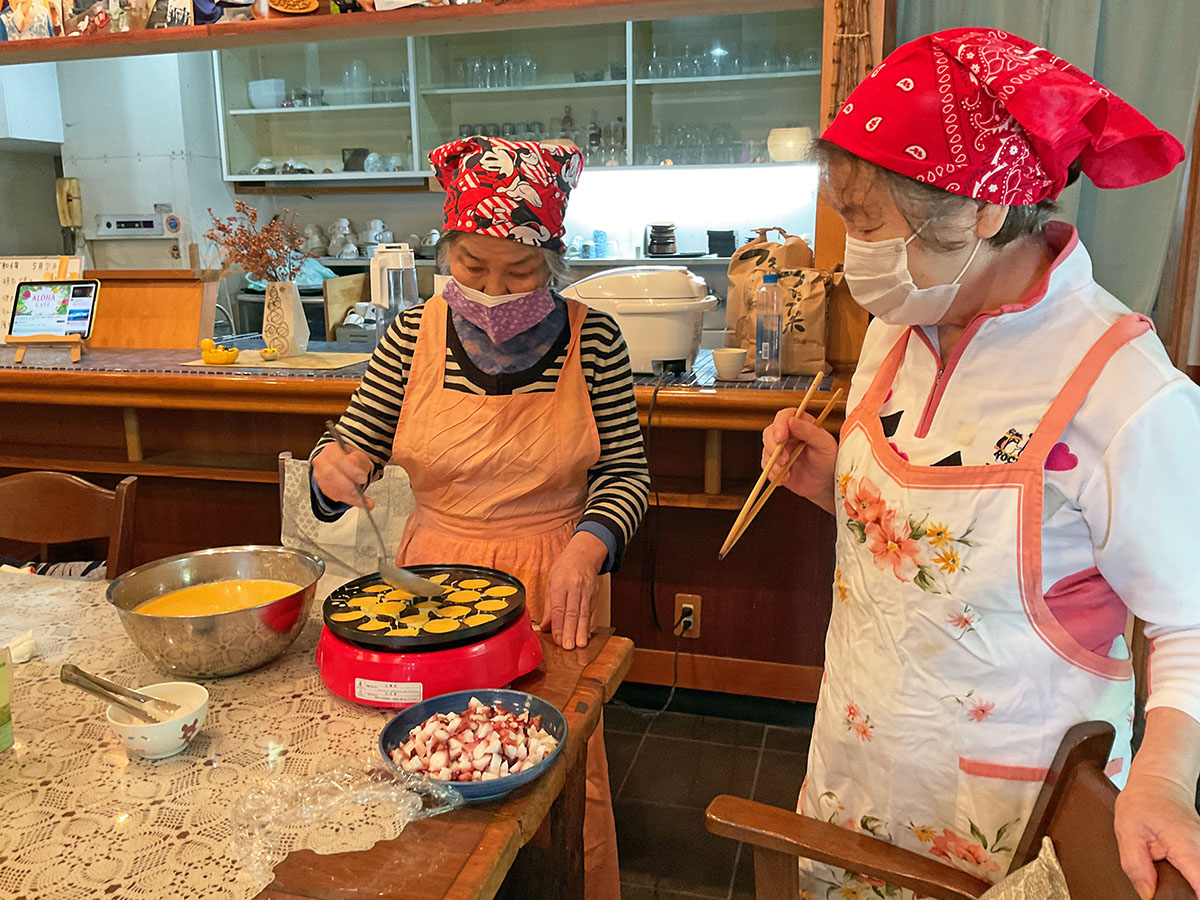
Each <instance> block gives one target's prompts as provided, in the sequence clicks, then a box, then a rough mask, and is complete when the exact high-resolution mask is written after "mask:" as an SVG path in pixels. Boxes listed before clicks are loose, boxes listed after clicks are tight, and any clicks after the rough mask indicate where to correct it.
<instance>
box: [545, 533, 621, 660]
mask: <svg viewBox="0 0 1200 900" xmlns="http://www.w3.org/2000/svg"><path fill="white" fill-rule="evenodd" d="M607 559H608V547H606V546H605V545H604V541H602V540H600V538H598V537H596V536H595V535H594V534H588V533H587V532H585V531H580V532H578V533H577V534H576V535H575V536H574V537H572V538H571V540H570V542H569V543H568V544H567V546H566V547H565V548H564V549H563V552H562V553H561V554H560V555H559V557H558V559H557V560H555V561H554V565H553V566H551V567H550V579H549V582H548V584H547V587H546V608H545V610H543V611H542V631H550V632H552V633H553V634H554V643H556V644H558V646H560V647H562V648H563V649H564V650H574V649H575V648H576V647H586V646H587V642H588V638H589V637H591V633H592V595H593V593H594V591H595V588H596V578H597V577H598V576H599V573H600V569H601V567H602V566H603V565H604V562H605V560H607Z"/></svg>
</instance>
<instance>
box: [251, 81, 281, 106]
mask: <svg viewBox="0 0 1200 900" xmlns="http://www.w3.org/2000/svg"><path fill="white" fill-rule="evenodd" d="M246 92H247V93H248V94H249V95H250V105H251V106H253V107H254V108H255V109H279V107H281V106H282V105H283V100H284V98H285V97H286V96H287V94H286V92H285V90H284V83H283V79H282V78H263V79H260V80H259V81H251V82H250V83H249V84H247V85H246Z"/></svg>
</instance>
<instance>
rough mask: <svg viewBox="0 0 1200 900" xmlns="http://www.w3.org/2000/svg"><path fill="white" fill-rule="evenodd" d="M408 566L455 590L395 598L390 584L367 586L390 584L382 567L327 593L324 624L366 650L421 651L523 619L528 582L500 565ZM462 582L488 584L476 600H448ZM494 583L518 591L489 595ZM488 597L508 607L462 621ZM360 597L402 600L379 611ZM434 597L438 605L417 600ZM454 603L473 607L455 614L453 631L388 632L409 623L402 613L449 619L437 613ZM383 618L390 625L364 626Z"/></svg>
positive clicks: (478, 637) (473, 638)
mask: <svg viewBox="0 0 1200 900" xmlns="http://www.w3.org/2000/svg"><path fill="white" fill-rule="evenodd" d="M407 568H408V569H409V571H411V572H414V573H416V574H417V575H420V576H421V577H423V578H430V579H433V578H438V577H441V576H445V584H446V586H447V587H451V588H453V590H451V591H450V592H449V593H447V594H444V595H442V596H441V597H413V598H405V599H397V598H395V597H388V596H387V594H389V593H392V591H391V588H390V587H388V590H387V591H369V590H367V589H368V588H373V587H379V586H387V585H386V582H385V581H384V580H383V578H381V577H380V575H379V573H378V572H375V573H373V574H371V575H364V576H363V577H361V578H356V579H354V580H353V581H349V582H347V583H346V584H343V585H342V586H341V587H339V588H338V589H337V590H335V591H334V592H333V593H331V594H330V595H329V596H328V597H326V598H325V603H324V605H323V607H322V617H323V619H324V620H325V627H326V628H328V629H329V630H330V631H331V632H333V633H334V634H335V635H336V636H337V637H339V638H341V639H342V640H345V641H349V642H350V643H352V644H356V645H358V646H360V647H363V648H365V649H367V650H376V651H382V652H388V653H419V652H422V651H425V650H446V649H449V648H450V647H459V646H463V645H466V644H474V643H478V642H479V641H482V640H486V639H487V638H489V637H491V636H492V635H494V634H498V633H499V632H501V631H503V630H504V629H505V628H507V627H508V626H509V625H511V624H512V623H513V622H515V621H516V620H517V619H519V618H520V617H521V614H522V612H523V611H524V609H525V585H523V584H522V583H521V582H520V581H518V580H517V579H516V578H514V577H513V576H511V575H509V574H507V573H505V572H501V571H499V570H498V569H488V568H485V567H483V566H459V565H446V566H440V565H432V566H408V567H407ZM464 581H466V582H470V581H487V582H488V587H487V588H480V589H479V593H480V594H481V595H482V596H480V597H479V598H478V599H477V600H475V601H473V602H470V603H467V602H462V601H455V602H453V603H452V602H450V601H449V600H448V598H449V596H450V595H451V594H453V593H455V592H457V591H458V590H459V589H458V587H457V585H459V584H461V583H462V582H464ZM494 587H511V588H515V589H516V593H514V594H512V595H511V596H508V597H488V596H486V594H484V591H486V590H489V589H491V588H494ZM484 600H503V601H505V607H504V608H503V609H498V610H486V612H487V613H488V614H489V615H494V616H495V617H496V618H494V619H492V620H491V621H490V622H484V623H482V624H480V625H467V624H466V623H465V622H463V619H465V618H467V617H469V616H471V615H474V614H475V608H476V607H477V606H478V604H479V603H480V602H482V601H484ZM360 602H361V603H365V604H367V605H368V607H369V606H370V605H371V604H373V603H388V604H394V603H397V602H399V603H402V606H401V607H400V608H399V609H395V610H394V612H393V607H392V606H390V605H389V606H388V607H387V611H386V612H382V613H376V612H373V611H369V610H364V609H362V608H360V607H359V606H358V605H357V604H358V603H360ZM433 602H438V603H439V607H437V608H432V607H430V608H422V607H420V606H418V604H427V603H433ZM450 606H466V607H468V608H470V609H471V612H470V613H468V614H467V615H466V616H462V617H459V618H458V619H455V621H457V622H459V625H458V627H457V628H456V629H455V630H453V631H447V632H429V631H425V630H424V628H423V627H420V628H419V632H420V633H419V634H417V635H413V636H404V635H389V634H387V633H386V632H387V631H390V630H400V629H403V628H407V627H411V626H410V625H408V624H407V623H403V622H401V621H400V620H401V619H402V618H405V617H408V616H414V615H426V616H427V617H428V619H429V620H431V621H433V620H437V619H442V618H446V617H444V616H439V615H438V613H439V611H440V610H443V609H446V608H447V607H450ZM355 611H358V612H360V613H361V616H359V617H356V618H353V619H350V618H346V619H344V620H343V621H338V620H336V619H334V618H332V616H333V615H335V614H349V613H351V612H355ZM482 611H483V610H481V612H482ZM380 622H382V623H385V624H386V627H384V628H379V629H378V630H367V631H364V630H363V629H362V628H361V627H360V626H362V625H364V624H377V623H380Z"/></svg>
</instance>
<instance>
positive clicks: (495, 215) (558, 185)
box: [429, 135, 583, 253]
mask: <svg viewBox="0 0 1200 900" xmlns="http://www.w3.org/2000/svg"><path fill="white" fill-rule="evenodd" d="M429 159H430V162H432V163H433V169H434V172H435V173H436V175H437V179H438V182H439V183H440V184H441V185H442V187H444V188H445V189H446V203H445V207H444V211H445V217H446V221H445V229H446V230H447V231H469V232H474V233H476V234H486V235H490V236H491V237H499V238H507V239H508V240H510V241H517V242H518V243H521V244H530V245H532V246H534V247H545V248H547V249H549V250H556V251H558V252H560V253H561V252H562V250H563V242H562V236H563V233H564V231H565V230H566V229H565V228H564V226H563V219H564V218H565V217H566V214H567V197H568V196H569V195H570V193H571V191H572V190H573V189H574V188H575V186H576V185H577V184H578V183H579V173H580V172H581V171H583V155H582V154H581V153H580V152H579V149H578V148H577V147H574V146H560V145H555V144H538V143H534V142H532V141H506V140H503V139H501V138H494V137H483V136H482V135H477V136H475V137H470V138H462V139H460V140H457V141H451V142H450V143H449V144H443V145H442V146H441V147H438V148H437V149H436V150H434V151H433V152H432V153H430V154H429Z"/></svg>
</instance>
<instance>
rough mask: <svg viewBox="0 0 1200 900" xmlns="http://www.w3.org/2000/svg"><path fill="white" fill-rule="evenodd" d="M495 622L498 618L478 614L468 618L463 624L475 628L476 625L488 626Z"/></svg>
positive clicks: (488, 614) (489, 614) (487, 614)
mask: <svg viewBox="0 0 1200 900" xmlns="http://www.w3.org/2000/svg"><path fill="white" fill-rule="evenodd" d="M494 621H496V617H495V616H493V615H492V614H491V613H476V614H475V615H473V616H467V617H466V618H465V619H463V624H464V625H470V626H471V627H472V628H474V627H475V626H476V625H486V624H487V623H488V622H494Z"/></svg>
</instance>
